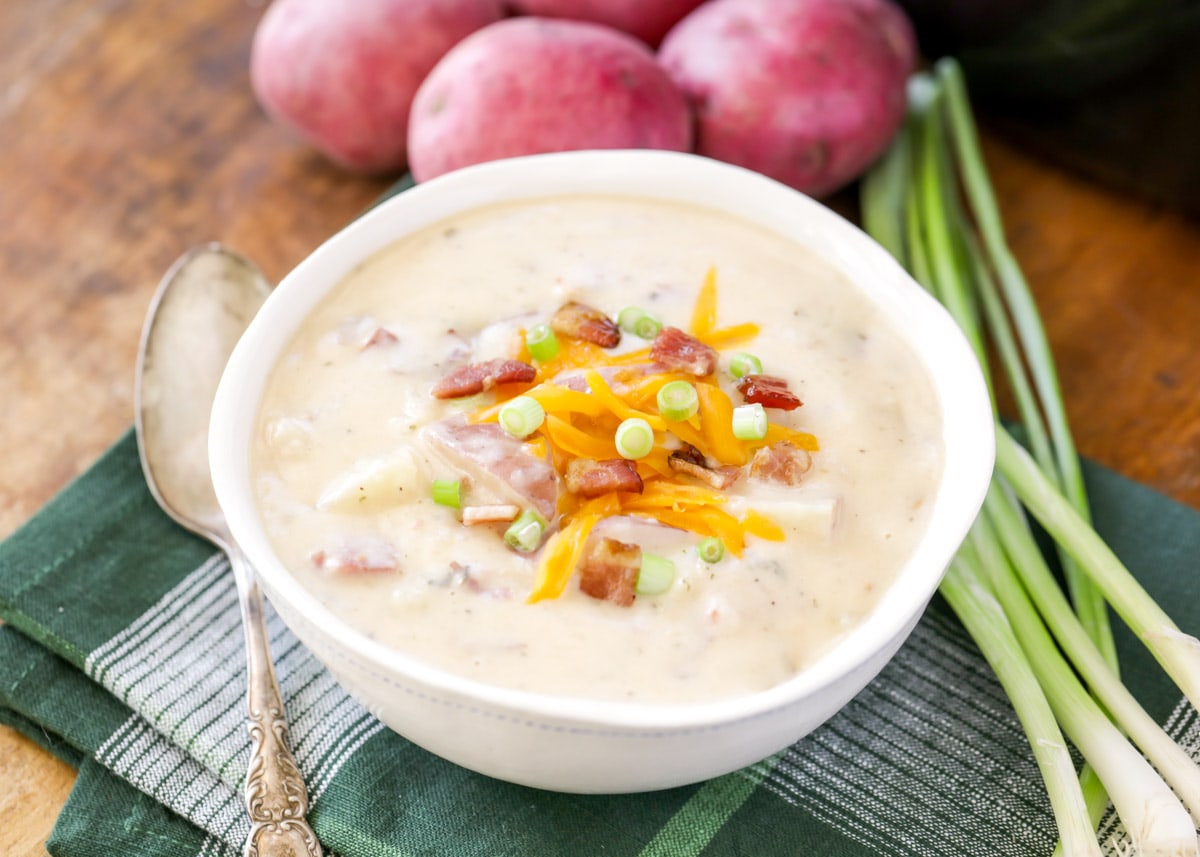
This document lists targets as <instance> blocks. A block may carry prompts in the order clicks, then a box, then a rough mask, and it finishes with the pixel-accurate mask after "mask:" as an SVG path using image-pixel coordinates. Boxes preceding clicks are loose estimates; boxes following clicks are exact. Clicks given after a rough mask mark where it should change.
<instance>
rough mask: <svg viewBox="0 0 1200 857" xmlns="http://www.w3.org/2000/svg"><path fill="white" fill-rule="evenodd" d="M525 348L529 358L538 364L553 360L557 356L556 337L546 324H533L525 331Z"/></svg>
mask: <svg viewBox="0 0 1200 857" xmlns="http://www.w3.org/2000/svg"><path fill="white" fill-rule="evenodd" d="M525 347H526V348H528V349H529V356H530V357H532V358H533V359H534V360H536V361H537V362H539V363H545V362H546V361H547V360H553V359H554V358H555V357H557V356H558V337H557V336H555V335H554V331H553V330H551V329H550V325H548V324H535V325H534V326H533V327H531V328H529V330H527V331H525Z"/></svg>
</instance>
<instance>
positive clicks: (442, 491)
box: [431, 479, 462, 509]
mask: <svg viewBox="0 0 1200 857" xmlns="http://www.w3.org/2000/svg"><path fill="white" fill-rule="evenodd" d="M431 493H432V495H433V502H435V503H437V504H438V505H439V506H449V507H450V508H451V509H461V508H462V480H461V479H435V480H433V485H432V486H431Z"/></svg>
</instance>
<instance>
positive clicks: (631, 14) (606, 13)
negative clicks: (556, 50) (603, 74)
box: [509, 0, 704, 45]
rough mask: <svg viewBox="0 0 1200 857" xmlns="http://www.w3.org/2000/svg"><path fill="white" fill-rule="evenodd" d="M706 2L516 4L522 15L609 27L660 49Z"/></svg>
mask: <svg viewBox="0 0 1200 857" xmlns="http://www.w3.org/2000/svg"><path fill="white" fill-rule="evenodd" d="M703 2H704V0H512V2H510V3H509V6H510V7H511V8H512V9H513V10H514V11H516V12H518V13H520V14H522V15H538V16H540V17H543V18H570V19H572V20H575V21H591V22H592V23H593V24H605V25H607V26H609V27H612V28H613V29H616V30H621V31H622V32H625V33H629V34H630V35H631V36H636V37H637V38H639V39H641V40H642V41H643V42H645V43H646V44H648V45H657V44H658V43H659V42H661V41H662V37H663V36H665V35H666V34H667V31H668V30H669V29H671V27H673V26H675V24H677V23H679V21H681V20H683V17H684V16H685V15H686V14H687V13H688V12H691V11H692V10H693V9H695V8H696V7H697V6H699V5H700V4H701V3H703Z"/></svg>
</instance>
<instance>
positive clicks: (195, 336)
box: [135, 244, 321, 857]
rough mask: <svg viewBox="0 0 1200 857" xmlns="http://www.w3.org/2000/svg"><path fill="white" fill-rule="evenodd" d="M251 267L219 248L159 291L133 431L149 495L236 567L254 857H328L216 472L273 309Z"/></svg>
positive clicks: (181, 266)
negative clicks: (260, 322)
mask: <svg viewBox="0 0 1200 857" xmlns="http://www.w3.org/2000/svg"><path fill="white" fill-rule="evenodd" d="M269 290H270V287H269V286H268V284H267V281H266V279H264V278H263V275H262V274H261V273H260V272H259V271H258V269H257V268H255V267H254V265H253V264H251V263H250V262H249V261H247V260H246V259H243V258H242V257H240V256H238V255H237V254H235V253H233V252H231V251H229V250H227V249H225V248H223V247H221V246H220V245H217V244H210V245H207V246H204V247H198V248H196V249H194V250H192V251H190V252H188V253H187V254H185V255H184V256H183V257H182V258H181V259H179V261H177V262H176V263H175V264H174V265H173V266H172V267H171V269H170V270H169V271H168V272H167V274H166V276H165V277H164V278H163V281H162V283H160V284H159V287H158V291H157V292H156V293H155V295H154V299H153V300H152V301H151V304H150V309H149V312H148V314H147V316H146V324H145V327H144V328H143V330H142V342H141V350H140V352H139V354H138V364H137V379H136V385H135V411H136V413H135V429H136V432H137V441H138V453H139V455H140V456H141V459H142V471H143V472H144V473H145V475H146V483H147V484H148V485H149V486H150V493H151V494H153V495H154V499H155V500H157V501H158V505H160V506H161V507H162V508H163V511H165V512H166V513H167V514H168V515H170V516H171V517H172V518H174V519H175V521H177V522H178V523H179V524H180V525H181V526H183V527H186V528H187V529H189V530H191V531H192V532H193V533H195V534H197V535H198V536H202V537H203V538H206V539H208V540H209V541H210V542H212V543H213V544H215V545H216V546H217V547H219V548H220V549H221V550H223V551H224V552H225V553H226V555H227V556H228V557H229V564H230V566H231V567H232V569H233V575H234V578H235V579H236V580H237V588H238V600H239V602H240V603H241V608H242V623H243V625H244V627H245V631H246V660H247V671H248V675H249V681H248V684H249V687H248V700H249V709H250V721H249V728H250V766H249V769H248V771H247V774H246V793H245V797H246V808H247V809H248V811H249V813H250V825H251V827H250V836H249V838H248V839H247V841H246V848H245V855H246V857H254V855H262V857H276V855H278V857H282V856H283V855H305V854H307V855H310V857H320V854H321V846H320V843H319V842H318V841H317V837H316V835H315V834H314V833H313V831H312V828H311V827H309V825H308V822H307V821H306V820H305V815H306V814H307V812H308V793H307V791H306V790H305V787H304V780H303V778H302V777H301V775H300V771H299V769H298V768H297V766H296V761H295V758H294V757H293V756H292V752H291V750H290V749H289V748H288V727H287V718H286V715H285V713H284V708H283V700H282V697H281V695H280V693H279V683H278V682H277V681H276V679H275V669H274V667H273V666H272V663H271V651H270V647H269V645H268V642H267V633H266V627H265V623H264V621H263V600H262V593H261V592H260V590H259V588H258V583H257V582H256V581H255V579H254V572H253V570H252V569H251V568H250V566H249V564H248V563H247V562H246V558H245V556H244V555H243V554H242V551H241V549H240V548H239V547H238V546H237V543H236V542H234V540H233V538H232V537H231V536H230V534H229V527H228V526H227V525H226V523H225V517H224V515H223V514H222V513H221V508H220V506H218V505H217V498H216V495H215V494H214V493H213V487H212V480H211V477H210V475H209V469H208V421H209V415H210V413H211V411H212V402H213V396H214V395H215V394H216V390H217V382H218V381H219V380H220V378H221V372H222V371H223V370H224V368H225V363H226V362H227V360H228V358H229V354H230V352H232V351H233V346H234V345H235V344H236V343H237V341H238V339H239V338H240V337H241V335H242V332H243V331H244V330H245V329H246V326H247V325H248V324H249V323H250V319H252V318H253V317H254V314H255V313H256V312H257V311H258V308H259V307H260V306H261V305H262V303H263V301H264V300H265V299H266V296H267V293H268V292H269Z"/></svg>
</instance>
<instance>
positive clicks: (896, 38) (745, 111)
mask: <svg viewBox="0 0 1200 857" xmlns="http://www.w3.org/2000/svg"><path fill="white" fill-rule="evenodd" d="M659 61H660V62H661V63H662V65H663V67H664V68H665V69H666V70H667V72H668V73H669V74H670V75H671V77H672V79H674V81H675V82H676V84H677V85H678V86H679V88H680V89H682V90H683V91H684V93H685V94H686V95H687V97H688V100H689V102H690V103H691V105H692V108H693V111H694V113H695V116H696V150H697V152H699V154H702V155H706V156H708V157H711V158H715V159H717V160H721V161H728V162H729V163H733V164H738V165H740V166H743V167H747V168H749V169H752V170H756V171H758V172H761V173H764V174H766V175H768V176H770V177H772V178H774V179H777V180H778V181H781V182H783V183H784V184H788V185H790V186H792V187H793V188H796V189H797V190H800V191H803V192H804V193H807V194H810V195H812V196H818V197H820V196H826V195H828V194H830V193H832V192H834V191H836V190H838V189H839V188H841V187H843V186H845V185H846V184H848V183H849V182H851V181H852V180H854V179H855V178H857V177H858V176H859V175H861V174H862V172H863V171H864V170H865V169H866V168H867V167H868V166H870V164H871V163H872V162H873V161H874V160H875V159H876V158H878V157H879V155H880V154H882V153H883V150H884V149H885V148H887V145H888V143H889V142H890V141H891V139H892V137H893V136H894V135H895V133H896V131H897V130H898V129H899V127H900V125H901V123H902V122H903V121H904V114H905V106H906V101H905V98H906V94H905V86H906V81H907V79H908V76H909V75H910V74H911V73H912V71H913V70H914V69H915V67H916V62H917V44H916V37H915V35H914V33H913V29H912V26H911V25H910V23H909V21H908V18H907V17H906V16H905V14H904V13H903V11H902V10H901V9H900V8H899V7H898V6H896V5H894V4H893V3H891V2H890V0H713V2H710V3H706V4H705V5H703V6H701V7H700V8H698V9H697V10H696V11H695V12H693V13H692V14H691V15H689V16H688V17H686V18H684V19H683V20H682V21H681V22H680V23H679V24H678V25H676V26H675V28H674V29H672V30H671V32H670V33H668V34H667V36H666V38H665V39H664V40H663V44H662V48H661V50H660V51H659Z"/></svg>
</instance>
